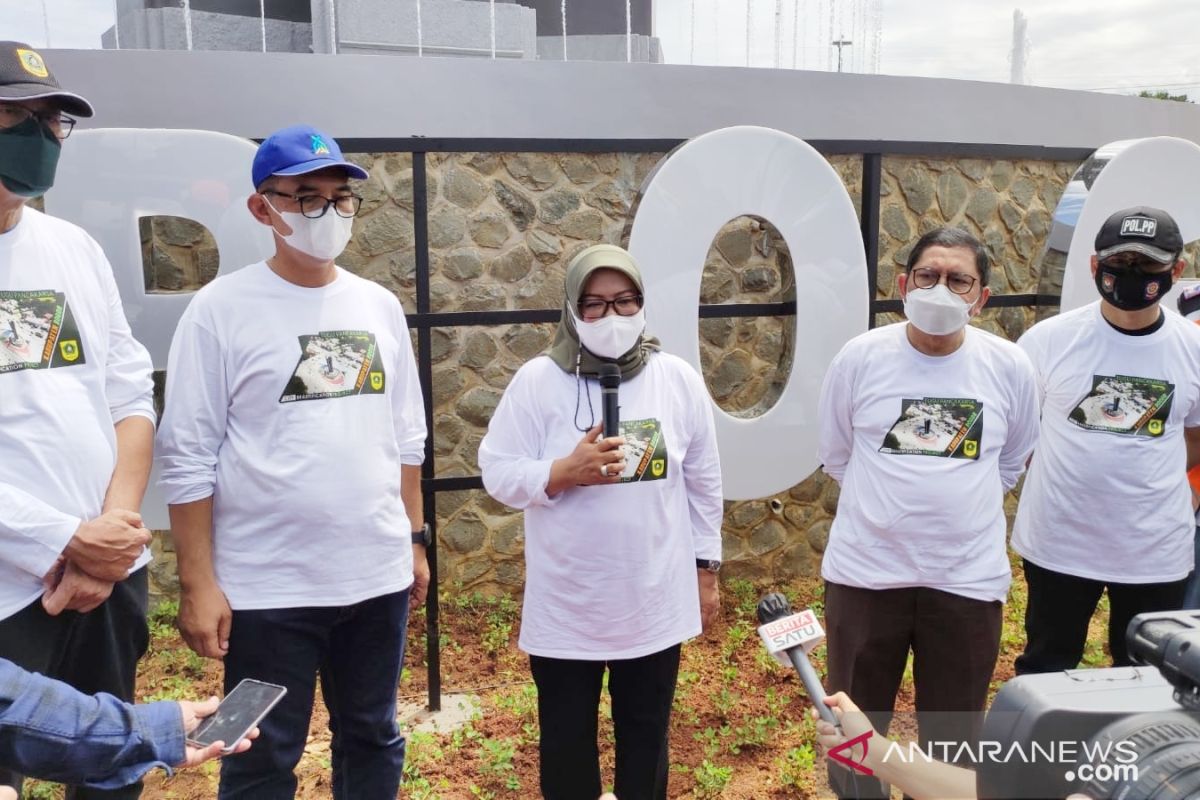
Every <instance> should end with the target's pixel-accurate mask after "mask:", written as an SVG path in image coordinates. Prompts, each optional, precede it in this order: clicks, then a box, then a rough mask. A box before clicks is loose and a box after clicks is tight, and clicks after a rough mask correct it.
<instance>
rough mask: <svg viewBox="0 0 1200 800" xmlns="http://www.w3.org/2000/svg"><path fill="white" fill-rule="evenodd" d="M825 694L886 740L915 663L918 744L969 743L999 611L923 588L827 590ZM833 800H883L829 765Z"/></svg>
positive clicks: (978, 719) (992, 660)
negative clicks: (840, 699) (862, 715)
mask: <svg viewBox="0 0 1200 800" xmlns="http://www.w3.org/2000/svg"><path fill="white" fill-rule="evenodd" d="M825 624H826V630H827V634H828V637H829V638H828V646H827V651H826V652H827V663H828V667H829V680H828V689H829V692H830V694H832V693H834V692H845V693H846V694H848V695H850V697H851V698H852V699H853V700H854V702H855V703H857V704H858V706H859V708H861V709H862V710H863V711H864V712H866V715H867V717H868V719H870V720H871V724H872V725H873V726H874V727H875V730H877V731H879V732H880V733H883V734H886V733H887V730H888V727H889V726H890V725H891V722H892V715H893V708H894V707H895V703H896V692H897V691H899V689H900V681H901V680H903V678H904V668H905V665H906V664H907V663H908V653H909V650H910V649H911V650H912V654H913V683H914V684H915V688H916V695H917V696H916V706H917V725H918V730H919V738H920V741H921V744H922V745H924V744H925V743H926V742H961V741H974V740H975V739H976V738H978V734H979V726H980V725H981V724H982V721H983V720H982V715H983V709H984V705H985V704H986V703H987V692H988V685H989V683H990V682H991V679H992V672H993V671H994V670H995V667H996V657H997V656H998V655H999V653H1000V629H1001V626H1002V624H1003V605H1002V604H1001V603H1000V602H999V601H984V600H973V599H971V598H969V597H963V596H961V595H956V594H951V593H950V592H943V591H940V590H938V589H930V588H927V587H911V588H905V589H859V588H856V587H853V586H844V585H842V584H838V583H830V582H828V581H827V582H826V583H825ZM829 783H830V786H831V787H832V788H833V790H834V792H835V793H837V795H838V796H839V797H858V798H868V797H870V798H876V797H879V798H886V797H887V796H888V795H887V794H885V793H883V790H882V787H881V786H880V783H879V781H877V780H875V779H874V778H871V777H868V776H866V775H862V774H854V773H852V772H851V771H850V770H849V769H847V768H845V767H842V766H839V765H835V764H831V765H830V766H829Z"/></svg>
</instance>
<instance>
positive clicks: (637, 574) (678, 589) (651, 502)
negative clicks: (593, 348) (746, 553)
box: [479, 352, 723, 660]
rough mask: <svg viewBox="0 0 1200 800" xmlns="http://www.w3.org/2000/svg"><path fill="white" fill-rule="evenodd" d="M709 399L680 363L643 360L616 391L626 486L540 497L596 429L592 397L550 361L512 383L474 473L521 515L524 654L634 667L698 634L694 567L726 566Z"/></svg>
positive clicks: (524, 370)
mask: <svg viewBox="0 0 1200 800" xmlns="http://www.w3.org/2000/svg"><path fill="white" fill-rule="evenodd" d="M708 398H709V395H708V390H707V389H706V387H705V385H704V381H703V380H702V379H701V378H700V376H699V375H697V374H696V372H695V370H693V369H692V368H691V367H690V366H688V364H687V363H686V362H685V361H683V360H682V359H679V358H677V357H675V356H672V355H669V354H667V353H661V352H656V353H652V354H651V355H650V356H649V358H648V361H647V363H646V365H645V367H644V368H643V369H642V371H641V372H639V373H638V374H637V375H636V376H635V377H633V378H630V379H628V380H625V381H623V382H622V383H621V386H620V392H619V401H620V409H621V413H620V418H621V421H622V432H623V434H624V435H625V437H626V445H625V447H626V462H627V468H626V472H625V476H626V478H627V480H626V481H625V482H622V483H619V484H611V485H598V486H574V487H571V488H569V489H566V490H564V491H562V492H560V493H558V494H556V495H554V496H547V494H546V484H547V483H548V482H549V479H550V467H551V464H552V463H553V462H554V461H555V460H557V459H559V458H564V457H566V456H568V455H570V454H571V452H572V451H573V450H574V449H575V447H576V445H578V443H579V441H580V439H582V438H583V435H584V434H583V433H582V432H581V431H579V430H578V429H577V428H578V427H582V428H584V429H587V428H589V427H591V426H592V425H593V424H596V423H598V422H599V421H600V418H601V399H600V390H599V386H598V385H597V383H596V381H595V380H594V379H591V380H588V379H583V378H580V379H579V380H578V384H577V382H576V378H575V376H574V375H568V374H567V373H566V372H564V371H563V370H562V369H560V368H559V367H558V366H557V365H556V364H555V363H554V362H553V361H551V360H550V359H549V358H548V357H545V356H540V357H538V358H535V359H533V360H532V361H530V362H528V363H527V364H525V365H524V366H523V367H521V369H520V370H518V372H517V374H516V375H515V376H513V379H512V382H511V383H510V384H509V386H508V388H507V390H506V391H505V392H504V397H503V399H502V400H501V401H500V405H499V407H498V408H497V409H496V413H495V414H494V415H493V417H492V420H491V423H490V424H489V425H488V432H487V435H486V436H485V437H484V439H483V442H482V444H481V445H480V447H479V466H480V468H481V469H482V471H483V483H484V486H485V487H486V488H487V491H488V493H489V494H490V495H491V496H492V497H494V498H496V499H497V500H498V501H500V502H501V503H504V504H506V505H509V506H512V507H513V508H518V509H522V510H524V512H525V602H524V610H523V612H522V616H521V635H520V641H519V645H520V647H521V649H522V650H524V651H525V652H527V653H530V654H532V655H538V656H546V657H550V658H569V659H586V660H609V659H626V658H638V657H641V656H644V655H649V654H651V653H656V652H658V651H660V650H663V649H665V648H667V647H670V646H672V645H675V644H678V643H679V642H682V641H683V640H685V639H687V638H690V637H692V636H695V635H697V634H699V633H700V606H699V589H698V585H697V577H696V559H697V558H702V559H719V558H720V557H721V522H722V518H723V512H722V504H721V500H722V496H721V466H720V460H719V458H718V455H717V441H716V434H715V430H714V427H713V417H712V408H711V406H710V405H709V399H708ZM589 402H590V404H591V405H590V409H591V412H589Z"/></svg>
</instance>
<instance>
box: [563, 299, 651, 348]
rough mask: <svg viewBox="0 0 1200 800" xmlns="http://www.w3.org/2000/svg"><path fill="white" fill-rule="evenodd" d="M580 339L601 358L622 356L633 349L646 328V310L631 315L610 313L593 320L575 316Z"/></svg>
mask: <svg viewBox="0 0 1200 800" xmlns="http://www.w3.org/2000/svg"><path fill="white" fill-rule="evenodd" d="M575 330H576V331H578V333H579V341H580V342H581V343H582V344H583V346H584V347H586V348H587V349H588V352H590V353H591V354H592V355H596V356H600V357H601V358H620V357H621V356H623V355H625V354H626V353H628V352H629V351H630V350H632V349H633V346H634V345H635V344H637V342H638V337H640V336H641V335H642V331H644V330H646V312H645V310H644V309H643V310H640V311H638V312H637V313H636V314H634V315H633V316H631V317H622V316H621V315H620V314H609V315H608V316H607V317H601V318H600V319H598V320H594V321H592V322H584V321H583V320H581V319H579V317H576V318H575Z"/></svg>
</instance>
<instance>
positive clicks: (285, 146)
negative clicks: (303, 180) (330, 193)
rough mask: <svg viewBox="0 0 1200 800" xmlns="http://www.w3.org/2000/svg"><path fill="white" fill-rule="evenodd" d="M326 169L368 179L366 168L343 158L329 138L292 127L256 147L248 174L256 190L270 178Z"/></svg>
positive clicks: (304, 127) (309, 128)
mask: <svg viewBox="0 0 1200 800" xmlns="http://www.w3.org/2000/svg"><path fill="white" fill-rule="evenodd" d="M326 167H342V168H344V169H345V170H346V172H348V173H350V177H351V178H358V179H359V180H366V179H367V178H368V177H370V176H369V174H368V173H367V171H366V170H365V169H363V168H362V167H360V166H358V165H357V164H351V163H350V162H349V161H347V160H346V159H345V157H344V156H343V155H342V149H341V148H340V147H338V143H337V142H336V141H334V139H333V137H332V136H326V135H325V134H323V133H321V132H320V131H319V130H317V129H316V128H314V127H312V126H311V125H293V126H291V127H290V128H284V129H282V130H278V131H275V132H274V133H272V134H271V135H270V136H268V137H267V138H266V139H265V140H264V141H263V143H262V144H260V145H259V146H258V152H257V153H255V154H254V166H253V167H252V168H251V175H252V177H253V179H254V185H255V186H256V187H257V186H261V185H262V182H263V181H265V180H266V179H267V178H269V177H271V176H272V175H305V174H307V173H309V172H316V171H317V170H319V169H325V168H326Z"/></svg>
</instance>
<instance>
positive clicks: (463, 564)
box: [142, 153, 1078, 592]
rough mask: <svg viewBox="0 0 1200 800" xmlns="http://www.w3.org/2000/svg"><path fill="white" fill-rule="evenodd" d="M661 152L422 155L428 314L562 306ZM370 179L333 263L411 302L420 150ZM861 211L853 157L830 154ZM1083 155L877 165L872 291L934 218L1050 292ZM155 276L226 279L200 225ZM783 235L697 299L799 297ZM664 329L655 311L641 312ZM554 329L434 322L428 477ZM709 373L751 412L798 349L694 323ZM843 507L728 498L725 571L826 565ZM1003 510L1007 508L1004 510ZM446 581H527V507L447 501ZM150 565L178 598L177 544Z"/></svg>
mask: <svg viewBox="0 0 1200 800" xmlns="http://www.w3.org/2000/svg"><path fill="white" fill-rule="evenodd" d="M662 155H663V154H661V153H652V154H629V153H607V154H528V153H525V154H521V153H455V154H433V155H430V156H429V158H428V163H427V186H426V188H427V192H428V198H429V247H430V267H431V280H430V285H431V294H432V297H431V305H432V309H433V311H476V310H499V309H556V308H558V307H559V306H560V304H561V301H562V282H563V275H564V269H565V266H566V264H567V262H568V261H569V260H570V259H571V257H572V256H573V255H574V254H575V253H576V252H578V251H579V250H580V249H582V248H584V247H586V246H587V245H589V244H591V243H593V242H599V241H603V242H613V243H623V236H624V235H625V233H626V226H627V216H628V212H629V208H630V206H631V204H632V203H633V202H634V200H635V198H636V196H637V192H638V189H639V187H640V186H641V184H642V182H643V180H644V179H645V177H646V176H647V174H649V172H650V171H651V170H652V169H653V168H654V166H655V165H656V164H657V162H658V161H659V159H660V158H661V157H662ZM354 159H355V160H356V161H358V162H359V163H361V164H362V165H363V166H365V167H367V168H368V169H369V170H370V171H371V179H370V180H369V181H367V182H365V183H364V184H363V185H362V187H361V189H360V192H361V194H362V195H363V197H364V202H363V208H362V211H361V212H360V215H359V217H358V219H357V220H356V222H355V236H354V240H353V242H352V243H351V245H350V247H349V249H348V250H347V251H346V253H345V254H344V255H343V257H342V258H341V259H339V263H341V264H342V265H344V266H345V267H347V268H348V269H351V270H352V271H354V272H356V273H358V274H361V275H364V276H366V277H368V278H371V279H372V280H375V281H378V282H379V283H381V284H383V285H384V286H387V287H388V288H389V289H391V290H392V291H394V292H395V293H396V294H397V296H398V297H399V298H400V300H401V302H402V303H403V305H404V307H405V309H406V310H407V311H409V312H412V311H414V310H415V264H416V259H415V251H414V234H413V217H412V207H413V175H412V160H411V157H410V156H409V155H408V154H377V155H361V156H355V157H354ZM829 160H830V163H831V164H832V166H833V167H834V169H835V170H836V171H837V172H838V174H839V175H840V176H841V177H842V179H843V182H844V184H845V185H846V188H847V191H848V192H849V194H850V196H851V199H852V201H853V202H854V204H855V206H856V207H857V206H858V205H859V199H860V195H861V186H862V175H861V159H860V158H859V157H858V156H833V157H830V159H829ZM1077 166H1078V165H1077V164H1075V163H1067V162H1049V161H987V160H979V159H934V158H910V157H888V158H885V159H883V186H882V191H881V195H882V197H881V225H880V227H881V231H880V256H879V264H878V275H879V277H878V284H877V287H876V290H877V296H878V297H880V298H891V297H893V296H894V294H895V275H896V272H897V270H899V269H902V267H903V264H904V260H905V258H906V257H907V255H908V250H909V248H910V246H911V244H912V243H913V242H914V241H915V240H916V239H917V237H918V236H919V235H920V234H922V233H924V232H926V231H928V230H929V229H931V228H933V227H935V226H937V225H941V224H952V225H959V226H962V227H964V228H966V229H968V230H970V231H972V232H973V233H975V234H976V235H978V236H979V237H980V238H981V239H982V241H983V242H984V243H985V244H986V245H987V247H988V249H989V251H990V252H991V254H992V257H993V261H994V267H993V273H992V280H991V283H992V289H993V292H996V293H1000V294H1009V293H1018V292H1019V293H1026V292H1037V291H1039V275H1038V264H1039V260H1040V255H1041V251H1042V249H1043V245H1044V242H1045V240H1046V235H1047V233H1048V231H1049V226H1050V217H1051V214H1052V213H1053V210H1054V207H1055V205H1056V204H1057V202H1058V198H1059V196H1060V194H1061V193H1062V190H1063V188H1064V186H1065V185H1066V182H1067V180H1068V179H1069V177H1070V176H1071V173H1072V172H1073V171H1074V170H1075V168H1076V167H1077ZM142 232H143V241H144V253H145V256H146V265H147V286H148V287H151V288H153V289H158V290H161V291H178V290H190V289H193V288H195V287H196V286H198V285H201V284H202V283H203V282H205V281H206V280H208V279H209V278H210V277H211V275H213V274H215V271H216V263H215V257H216V252H215V250H214V249H212V244H211V239H209V238H208V237H207V233H206V232H204V231H203V229H202V228H199V226H196V225H195V224H194V223H188V222H186V221H180V220H172V219H169V218H156V219H154V220H153V221H149V220H148V221H146V222H145V223H144V224H143V228H142ZM795 292H796V278H795V276H794V275H793V272H792V267H791V260H790V257H789V254H788V250H787V246H786V245H785V243H784V242H783V241H782V240H781V238H780V237H779V235H778V232H777V231H776V230H775V229H774V227H773V226H772V225H770V223H769V221H765V220H760V219H756V218H751V217H741V218H738V219H736V220H731V221H730V222H729V223H728V224H727V225H726V226H724V227H723V228H722V229H721V230H720V231H718V232H716V234H715V236H714V241H713V245H712V247H711V248H710V250H709V254H708V257H707V258H706V261H705V269H704V277H703V280H702V285H701V297H700V301H701V302H703V303H706V304H707V303H714V304H715V303H771V302H781V301H784V300H788V299H792V298H794V297H795ZM647 311H648V317H649V319H650V324H651V327H652V326H653V308H648V309H647ZM889 318H892V319H897V318H898V316H894V315H884V318H882V319H881V320H880V321H881V322H886V321H889ZM1033 319H1034V311H1033V309H1023V308H1011V309H991V310H986V311H985V312H984V313H983V314H982V315H981V317H980V319H979V321H978V324H980V325H981V326H983V327H985V328H987V329H989V330H991V331H993V332H995V333H998V334H1000V335H1002V336H1006V337H1008V338H1015V337H1016V336H1019V335H1020V333H1021V332H1023V331H1024V330H1025V328H1027V327H1028V326H1029V325H1030V324H1031V323H1032V321H1033ZM554 327H555V326H554V325H553V324H526V325H502V326H494V327H483V326H480V327H461V328H436V329H434V330H433V331H432V343H433V401H434V407H435V410H434V416H435V424H434V431H433V437H434V452H435V456H436V474H437V475H438V476H440V477H445V476H465V475H475V474H477V472H478V469H477V467H476V454H477V452H478V447H479V441H480V439H481V438H482V437H483V434H484V432H485V431H486V428H487V422H488V419H489V418H490V415H491V413H492V411H493V410H494V409H495V407H496V404H497V403H498V402H499V399H500V396H501V393H502V392H503V390H504V387H505V386H506V385H507V383H508V381H509V379H510V378H511V377H512V374H513V373H514V372H515V371H516V369H517V368H518V367H519V366H520V365H521V364H522V363H524V362H525V361H526V360H528V359H529V358H531V357H533V356H534V355H537V354H538V353H540V352H542V351H543V350H544V349H545V348H546V347H547V345H548V344H549V342H550V340H551V338H552V336H553V333H554ZM700 334H701V337H700V338H701V359H702V363H703V368H704V373H705V381H706V383H707V385H708V387H709V390H710V392H711V393H712V395H713V397H714V398H715V399H716V401H717V402H718V403H719V404H720V405H721V407H722V408H724V409H725V410H726V411H728V412H730V413H733V414H744V415H756V414H759V413H762V411H764V410H765V409H767V408H769V407H770V406H771V404H772V403H773V402H774V400H775V399H776V398H777V397H778V395H779V392H780V391H781V389H782V386H783V383H784V381H785V380H786V376H787V374H788V372H789V367H790V362H791V358H792V353H793V350H794V348H795V342H794V341H792V336H791V326H790V324H789V320H788V319H787V318H784V317H760V318H737V319H709V320H703V321H701V322H700ZM1009 505H1010V507H1011V505H1012V498H1010V501H1009ZM836 506H837V485H836V484H835V483H834V482H833V481H832V480H829V479H827V478H825V477H824V476H823V475H822V474H821V473H819V472H818V473H815V474H814V475H812V476H810V477H809V478H808V479H806V480H805V481H803V482H802V483H800V484H798V485H797V486H795V487H793V488H792V489H790V490H789V491H787V492H783V493H780V494H778V495H776V496H774V497H768V498H763V499H760V500H754V501H746V502H738V503H727V504H726V515H725V526H724V537H725V559H726V563H727V574H728V575H730V576H736V577H746V578H752V579H760V580H770V581H775V582H779V581H786V580H788V579H790V578H794V577H799V576H810V575H816V574H817V572H818V570H819V564H820V558H821V553H822V552H823V550H824V547H825V543H826V540H827V538H828V534H829V525H830V520H831V518H832V514H833V512H834V510H835V509H836ZM1010 510H1011V508H1010ZM437 525H438V530H439V570H440V573H441V575H440V577H441V580H442V581H443V586H450V585H455V584H461V585H463V586H464V587H469V588H479V589H483V590H489V591H510V592H516V591H519V590H520V586H521V583H522V574H523V565H522V544H523V540H522V524H521V517H520V515H519V514H516V513H514V512H512V511H510V510H509V509H507V508H505V507H504V506H502V505H500V504H498V503H496V502H495V501H493V500H491V499H490V498H489V497H488V496H487V495H486V493H484V492H483V491H481V490H480V491H459V492H444V493H439V494H438V496H437ZM159 549H161V550H163V563H162V565H161V566H160V567H159V568H158V569H156V570H155V572H156V578H157V582H158V583H160V584H161V586H160V589H161V590H164V591H168V592H169V591H171V590H172V587H171V585H170V584H171V581H170V575H171V572H172V569H171V567H172V564H171V554H170V552H169V549H163V548H161V546H160V548H159Z"/></svg>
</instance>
